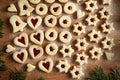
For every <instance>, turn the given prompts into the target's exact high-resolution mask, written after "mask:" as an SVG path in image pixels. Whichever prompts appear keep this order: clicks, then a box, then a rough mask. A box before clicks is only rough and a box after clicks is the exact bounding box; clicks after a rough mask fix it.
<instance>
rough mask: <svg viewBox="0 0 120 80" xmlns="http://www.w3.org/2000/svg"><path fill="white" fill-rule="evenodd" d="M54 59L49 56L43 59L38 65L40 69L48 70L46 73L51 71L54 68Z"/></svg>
mask: <svg viewBox="0 0 120 80" xmlns="http://www.w3.org/2000/svg"><path fill="white" fill-rule="evenodd" d="M53 65H54V63H53V60H52V59H51V58H47V59H45V60H41V61H40V62H39V63H38V67H39V69H40V70H42V71H44V72H46V73H50V72H51V71H52V69H53Z"/></svg>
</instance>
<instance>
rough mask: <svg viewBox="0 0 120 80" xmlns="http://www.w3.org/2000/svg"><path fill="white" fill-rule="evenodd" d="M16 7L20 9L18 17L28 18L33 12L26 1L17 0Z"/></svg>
mask: <svg viewBox="0 0 120 80" xmlns="http://www.w3.org/2000/svg"><path fill="white" fill-rule="evenodd" d="M18 6H19V8H20V16H24V15H27V16H30V14H31V12H33V10H34V8H33V7H32V6H31V5H30V4H29V2H28V1H27V0H19V1H18Z"/></svg>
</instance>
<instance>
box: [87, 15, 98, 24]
mask: <svg viewBox="0 0 120 80" xmlns="http://www.w3.org/2000/svg"><path fill="white" fill-rule="evenodd" d="M86 21H87V23H88V25H89V26H97V23H98V22H99V21H100V20H99V19H98V17H97V14H95V15H88V17H87V18H86Z"/></svg>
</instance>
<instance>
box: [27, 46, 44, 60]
mask: <svg viewBox="0 0 120 80" xmlns="http://www.w3.org/2000/svg"><path fill="white" fill-rule="evenodd" d="M29 53H30V55H31V57H32V58H33V59H39V58H40V57H41V56H42V55H43V53H44V51H43V48H42V47H40V46H36V45H31V46H30V48H29Z"/></svg>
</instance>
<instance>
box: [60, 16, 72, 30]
mask: <svg viewBox="0 0 120 80" xmlns="http://www.w3.org/2000/svg"><path fill="white" fill-rule="evenodd" d="M71 23H72V20H71V18H70V17H69V16H67V15H64V16H62V17H60V19H59V24H60V26H61V27H63V28H69V27H70V26H71Z"/></svg>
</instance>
